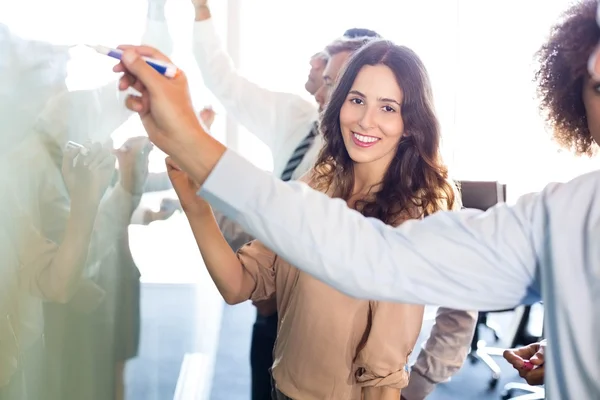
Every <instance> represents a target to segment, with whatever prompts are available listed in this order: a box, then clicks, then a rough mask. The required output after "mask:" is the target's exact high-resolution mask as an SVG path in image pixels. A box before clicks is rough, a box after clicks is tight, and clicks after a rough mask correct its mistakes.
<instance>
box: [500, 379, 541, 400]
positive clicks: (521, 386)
mask: <svg viewBox="0 0 600 400" xmlns="http://www.w3.org/2000/svg"><path fill="white" fill-rule="evenodd" d="M515 392H524V394H521V395H519V396H516V397H515V396H514V394H515ZM501 398H502V400H544V399H545V398H546V389H544V387H542V386H531V385H528V384H526V383H520V382H510V383H507V384H506V385H504V392H503V393H502V396H501Z"/></svg>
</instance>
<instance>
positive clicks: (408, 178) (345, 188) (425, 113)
mask: <svg viewBox="0 0 600 400" xmlns="http://www.w3.org/2000/svg"><path fill="white" fill-rule="evenodd" d="M366 65H385V66H387V67H389V68H390V69H391V70H392V71H393V73H394V75H395V76H396V81H397V82H398V85H399V86H400V87H401V88H402V91H403V92H404V96H403V100H402V107H401V109H402V118H403V120H404V129H405V133H406V134H405V135H404V136H403V137H402V138H401V139H400V142H399V143H398V148H397V150H396V154H395V156H394V158H393V160H392V162H391V164H390V166H389V167H388V169H387V171H386V173H385V176H384V177H383V180H382V182H381V185H380V188H379V189H378V190H377V192H375V193H373V196H369V197H370V198H368V199H361V200H360V201H358V202H357V203H356V205H355V207H356V208H357V209H358V211H360V212H361V213H362V214H363V215H365V216H367V217H374V218H377V219H380V220H381V221H383V222H385V223H388V224H396V223H397V222H398V221H399V220H400V219H401V218H400V217H404V216H406V215H408V216H410V217H411V218H419V217H424V216H427V215H430V214H432V213H434V212H436V211H439V210H442V209H452V207H453V205H454V201H455V188H453V185H452V184H451V182H450V181H449V180H448V170H447V168H446V166H445V165H444V163H443V162H442V157H441V155H440V139H441V138H440V127H439V123H438V120H437V117H436V115H435V111H434V108H433V95H432V91H431V84H430V81H429V76H428V74H427V70H426V69H425V66H424V65H423V63H422V61H421V60H420V58H419V57H418V56H417V54H415V53H414V52H413V51H412V50H410V49H409V48H407V47H404V46H397V45H395V44H393V43H392V42H389V41H387V40H382V39H381V40H380V39H375V40H373V41H371V42H369V43H368V44H366V45H365V46H363V47H362V48H361V49H360V50H358V51H357V52H356V53H354V54H353V55H352V56H351V57H350V59H349V60H348V62H347V64H346V65H345V67H344V69H343V71H342V73H341V75H340V78H339V80H338V82H337V84H336V86H335V88H334V89H333V92H332V95H331V99H330V101H329V103H328V105H327V107H326V109H325V111H324V112H323V115H322V116H321V122H320V129H321V133H322V134H323V138H324V141H325V145H324V147H323V148H322V150H321V153H320V154H319V158H318V159H317V162H316V164H315V169H314V175H313V182H314V186H315V188H316V189H318V190H321V191H324V192H327V191H330V188H333V189H334V190H333V197H337V198H342V199H344V200H349V199H350V197H351V196H352V190H353V188H354V168H353V164H354V162H353V161H352V159H351V158H350V155H349V154H348V150H347V149H346V146H345V145H344V139H343V138H342V132H341V127H340V110H341V108H342V105H343V104H344V102H345V100H346V97H347V95H348V92H349V91H350V90H351V89H352V85H353V83H354V80H355V79H356V76H357V75H358V73H359V72H360V70H361V69H362V68H363V67H364V66H366ZM378 186H379V185H378Z"/></svg>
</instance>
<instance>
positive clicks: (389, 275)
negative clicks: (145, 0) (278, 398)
mask: <svg viewBox="0 0 600 400" xmlns="http://www.w3.org/2000/svg"><path fill="white" fill-rule="evenodd" d="M141 55H145V56H151V57H159V58H163V59H164V56H162V55H161V54H160V53H158V52H156V51H155V50H152V49H148V48H141V47H130V48H128V49H127V50H126V51H125V53H124V55H123V63H122V64H120V65H119V66H117V67H116V68H115V71H116V72H124V71H127V72H128V76H125V77H124V78H122V81H121V82H122V87H126V86H128V85H130V84H131V83H130V82H134V83H133V84H134V85H135V86H137V87H139V88H142V89H145V91H144V97H143V98H142V99H135V98H133V97H129V98H128V99H127V104H128V107H129V108H130V109H132V110H135V111H137V112H138V113H139V114H140V117H141V118H142V121H143V122H144V126H145V127H146V130H147V131H148V135H149V137H150V139H151V140H152V141H153V143H154V144H155V145H157V146H158V147H160V148H161V149H162V150H163V151H165V152H166V153H167V154H170V155H171V157H173V160H174V161H175V162H176V163H177V165H179V166H180V167H181V168H182V169H184V170H185V171H187V172H188V173H189V174H190V176H191V177H192V178H194V179H195V180H196V182H197V183H199V184H200V185H201V187H202V189H201V190H200V193H199V194H200V195H201V196H203V197H204V198H205V199H207V200H208V201H209V202H210V204H211V205H212V206H213V207H214V208H217V209H220V210H221V211H223V212H225V213H226V214H227V215H228V216H229V217H231V218H233V219H235V220H237V221H238V222H240V223H241V224H242V225H243V226H244V227H245V228H246V229H247V230H248V231H249V232H250V233H252V234H254V235H255V237H256V238H258V239H259V240H261V241H262V242H263V243H265V244H266V245H267V246H268V247H269V248H270V249H272V250H273V251H274V252H276V253H277V254H279V255H280V256H281V257H283V258H285V259H286V260H287V261H288V262H290V263H292V264H294V265H296V266H299V268H301V269H302V270H303V271H305V272H307V273H309V274H311V275H313V276H315V277H316V278H318V279H320V280H321V281H323V282H325V283H326V284H328V285H330V286H332V287H334V288H336V289H338V290H340V291H342V292H343V293H347V294H349V295H352V296H355V297H358V298H365V299H374V300H383V301H397V302H403V303H417V304H443V305H446V306H449V307H453V308H457V309H473V308H474V309H482V310H495V309H497V310H499V309H505V308H510V307H514V306H516V305H518V304H522V303H528V302H532V301H534V300H539V299H541V298H543V300H544V302H545V311H546V313H545V334H546V337H547V340H548V348H547V350H548V351H547V352H546V353H545V359H546V360H547V363H548V368H547V371H546V372H547V373H546V389H547V393H548V397H549V398H555V399H567V398H569V399H597V398H600V383H599V381H598V379H597V378H598V376H600V347H598V345H597V342H598V337H600V308H598V306H597V305H598V304H600V253H599V252H598V246H597V243H598V238H599V235H600V172H594V173H590V174H587V175H584V176H581V177H579V178H577V179H574V180H573V181H571V182H569V183H567V184H551V185H549V186H547V187H546V189H544V190H543V191H542V192H541V193H539V194H534V195H529V196H523V197H522V198H521V199H520V200H519V201H518V202H517V203H516V204H515V205H514V206H512V207H511V206H508V205H506V204H500V205H497V206H496V207H494V208H492V209H490V210H489V211H487V212H481V211H476V210H464V211H460V212H440V213H437V214H434V215H432V216H430V217H427V218H425V219H424V220H422V221H408V222H406V223H404V224H402V225H400V226H399V227H396V228H393V227H390V226H388V225H385V224H384V223H382V222H381V221H379V220H376V219H373V218H365V217H364V216H362V215H361V214H360V213H358V212H356V211H354V210H351V209H349V208H348V207H347V206H346V204H345V203H344V201H342V200H339V199H330V198H328V197H327V196H326V195H325V194H323V193H319V192H316V191H314V190H311V189H310V188H308V186H306V185H305V184H302V183H297V182H288V183H284V182H281V180H279V179H277V178H275V177H273V176H270V175H268V174H266V173H264V172H263V171H260V170H259V169H258V168H256V167H255V166H253V165H252V164H251V163H249V162H248V161H247V160H245V159H243V158H242V157H240V156H238V155H236V154H235V153H234V152H231V151H228V150H227V149H226V148H225V146H223V145H222V144H221V143H219V142H218V141H216V140H215V139H213V138H212V137H210V136H209V135H208V134H206V132H204V131H203V130H202V128H201V127H200V125H199V124H198V121H197V119H196V118H195V114H194V111H193V109H192V106H191V103H190V100H189V94H188V89H187V80H186V78H185V76H184V75H182V76H180V77H178V78H176V79H174V80H168V79H165V78H164V77H163V76H161V75H159V74H158V73H156V71H155V70H153V69H152V68H151V67H150V66H148V65H147V64H146V63H145V62H144V61H143V59H141V57H140V56H141ZM599 67H600V65H599ZM134 77H135V78H134ZM234 177H235V179H233V178H234ZM240 193H243V194H244V195H243V196H241V195H240ZM432 249H434V250H435V251H431V250H432ZM356 265H361V268H355V266H356Z"/></svg>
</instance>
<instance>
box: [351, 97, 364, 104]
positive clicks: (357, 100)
mask: <svg viewBox="0 0 600 400" xmlns="http://www.w3.org/2000/svg"><path fill="white" fill-rule="evenodd" d="M350 102H351V103H354V104H363V101H362V99H356V98H355V99H351V100H350Z"/></svg>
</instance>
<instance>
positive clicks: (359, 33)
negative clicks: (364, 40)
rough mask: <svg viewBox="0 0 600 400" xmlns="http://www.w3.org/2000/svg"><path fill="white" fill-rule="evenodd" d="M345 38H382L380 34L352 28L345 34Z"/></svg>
mask: <svg viewBox="0 0 600 400" xmlns="http://www.w3.org/2000/svg"><path fill="white" fill-rule="evenodd" d="M343 36H344V37H345V38H348V39H355V38H359V37H373V38H381V35H380V34H379V33H377V32H375V31H372V30H370V29H365V28H350V29H348V30H347V31H346V32H344V35H343Z"/></svg>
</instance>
